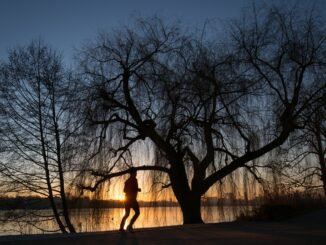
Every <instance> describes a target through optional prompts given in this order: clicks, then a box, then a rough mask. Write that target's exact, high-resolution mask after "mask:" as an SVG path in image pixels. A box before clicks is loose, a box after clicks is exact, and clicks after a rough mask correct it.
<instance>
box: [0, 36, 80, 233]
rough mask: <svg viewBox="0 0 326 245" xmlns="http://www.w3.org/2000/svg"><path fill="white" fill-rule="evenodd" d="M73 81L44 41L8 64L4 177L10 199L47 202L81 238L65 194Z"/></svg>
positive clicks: (17, 54)
mask: <svg viewBox="0 0 326 245" xmlns="http://www.w3.org/2000/svg"><path fill="white" fill-rule="evenodd" d="M67 75H68V74H67V73H66V72H65V71H64V69H63V67H62V64H61V60H60V57H59V56H58V55H57V54H56V53H55V52H54V51H52V50H51V49H50V48H49V47H47V46H46V45H44V44H43V43H41V42H40V41H39V42H32V43H31V44H30V45H28V46H26V47H21V48H16V49H13V50H12V51H11V52H10V54H9V58H8V61H7V62H5V63H3V64H2V67H1V84H2V88H3V90H2V91H1V108H2V114H1V119H2V120H1V122H2V127H1V132H0V133H1V138H2V145H3V147H4V149H3V151H2V152H1V156H2V158H1V159H2V160H1V169H2V173H1V175H2V176H3V177H2V184H3V186H5V187H6V193H7V194H10V193H16V194H18V195H19V194H20V195H37V196H40V197H47V198H48V199H49V203H50V206H51V208H52V211H53V216H52V217H54V219H55V221H56V222H57V224H58V226H59V229H60V230H61V232H67V231H70V232H75V229H74V227H73V225H72V223H71V221H70V218H69V212H68V206H67V200H66V190H65V174H66V172H67V171H68V170H69V165H68V162H69V157H68V155H67V154H65V149H66V147H68V139H69V137H70V136H71V131H69V130H70V128H69V126H67V125H69V124H67V123H68V121H69V120H70V119H69V117H68V116H67V111H68V110H67V108H68V102H69V101H68V98H69V91H70V83H69V79H68V76H67ZM57 197H59V200H60V201H61V202H60V208H61V207H62V213H61V211H60V210H59V207H58V205H59V203H58V202H57V201H56V198H57ZM40 228H41V229H42V228H44V227H40Z"/></svg>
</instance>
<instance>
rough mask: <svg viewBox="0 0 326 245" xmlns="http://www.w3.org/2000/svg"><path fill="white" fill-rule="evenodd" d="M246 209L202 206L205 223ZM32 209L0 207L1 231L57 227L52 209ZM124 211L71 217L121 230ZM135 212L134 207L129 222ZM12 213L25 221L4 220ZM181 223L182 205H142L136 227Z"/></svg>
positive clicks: (85, 227) (94, 227)
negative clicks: (26, 212) (52, 216)
mask: <svg viewBox="0 0 326 245" xmlns="http://www.w3.org/2000/svg"><path fill="white" fill-rule="evenodd" d="M245 209H246V207H239V206H227V207H223V208H222V207H217V206H209V207H202V218H203V220H204V222H205V223H216V222H226V221H233V220H234V219H235V218H236V216H237V215H238V214H239V213H240V212H243V211H244V210H245ZM30 212H33V213H30V214H28V215H26V216H23V214H24V213H23V212H22V211H15V212H14V213H9V214H8V212H7V211H0V220H2V222H1V223H0V235H13V234H43V233H48V232H50V231H51V230H52V231H53V230H56V229H57V225H56V223H55V222H54V221H53V220H52V219H49V218H48V216H49V215H50V214H51V210H38V211H30ZM123 214H124V209H123V208H110V209H98V210H92V209H83V210H78V211H77V210H72V211H71V220H72V223H73V224H74V226H75V228H76V230H77V231H78V232H94V231H108V230H118V229H119V225H120V221H121V218H122V216H123ZM133 214H134V213H133V211H132V210H131V212H130V216H129V219H128V220H127V222H126V223H127V224H128V221H129V220H130V218H131V217H132V215H133ZM12 215H16V217H20V219H24V221H25V222H14V221H10V222H3V221H4V220H5V219H6V218H10V217H12ZM24 215H25V214H24ZM40 219H42V221H40ZM181 224H182V213H181V210H180V208H179V207H142V208H140V216H139V218H138V219H137V221H136V223H135V224H134V228H143V227H159V226H173V225H181ZM57 232H60V231H57Z"/></svg>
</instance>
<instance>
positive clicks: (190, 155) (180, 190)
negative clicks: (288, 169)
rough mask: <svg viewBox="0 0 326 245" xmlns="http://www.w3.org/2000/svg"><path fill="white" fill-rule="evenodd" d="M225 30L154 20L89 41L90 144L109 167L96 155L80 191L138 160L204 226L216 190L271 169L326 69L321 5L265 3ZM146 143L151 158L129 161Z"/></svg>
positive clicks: (85, 54)
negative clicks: (214, 35)
mask: <svg viewBox="0 0 326 245" xmlns="http://www.w3.org/2000/svg"><path fill="white" fill-rule="evenodd" d="M224 33H225V35H226V36H224V37H222V38H219V39H215V40H214V39H213V40H208V39H207V40H205V38H204V37H203V36H202V37H201V38H196V35H194V34H191V33H185V32H184V31H183V30H182V28H181V27H180V26H178V25H174V24H166V23H164V22H163V21H162V20H160V19H158V18H148V19H141V20H138V21H136V24H135V25H134V26H133V27H130V28H124V29H121V30H115V31H114V32H110V33H102V34H100V35H99V36H98V39H97V40H95V41H94V42H93V43H90V44H89V45H88V46H87V47H85V48H84V49H83V51H82V55H81V58H80V61H81V62H80V69H81V70H82V71H83V77H82V78H81V80H82V81H83V82H84V84H85V86H86V87H87V88H88V92H89V97H88V100H87V103H84V104H83V105H82V107H83V108H84V109H85V113H86V115H87V118H88V122H89V124H88V125H89V127H90V128H92V129H93V133H96V137H94V138H93V139H94V140H93V142H92V148H91V149H92V150H93V153H94V156H96V155H97V154H99V152H105V155H106V158H105V160H104V161H102V164H98V161H96V160H95V159H96V157H92V158H89V159H91V161H89V162H88V164H86V171H85V172H84V175H83V176H84V178H81V179H82V180H83V181H82V182H83V183H81V185H82V186H83V187H84V189H89V190H92V191H94V190H96V189H97V188H100V187H101V186H103V185H104V184H105V183H106V182H107V181H109V180H110V179H112V178H114V177H117V176H122V175H124V174H126V173H128V172H129V167H130V166H132V165H133V166H134V167H136V169H137V170H139V171H141V170H144V171H145V170H146V171H154V172H155V173H161V174H158V175H157V176H160V177H161V178H163V179H164V180H165V181H167V182H165V183H164V185H163V187H165V188H167V187H171V190H172V192H173V194H174V196H175V198H176V200H177V201H178V203H179V205H180V207H181V210H182V214H183V221H184V223H185V224H189V223H201V222H203V221H202V217H201V212H200V207H201V197H202V196H203V195H204V194H205V193H207V191H209V189H210V188H211V187H212V186H214V185H216V184H217V185H219V184H220V183H221V182H223V181H224V180H226V179H228V178H230V176H236V175H235V173H236V172H239V171H240V170H241V169H242V171H247V174H251V175H252V176H253V177H254V178H255V179H257V180H259V179H260V176H259V169H260V168H264V167H268V166H267V163H266V164H264V162H262V161H258V159H259V158H260V157H262V156H264V155H265V154H267V153H270V152H272V151H274V150H275V149H277V148H278V147H279V146H281V145H282V144H283V143H284V142H286V140H287V139H288V138H289V136H290V135H291V134H292V133H293V132H295V131H296V130H298V129H301V128H303V127H304V126H305V124H306V121H305V118H304V117H302V115H303V114H304V113H305V112H306V111H307V110H308V109H309V108H311V107H312V106H314V105H315V104H316V103H317V102H318V101H319V100H320V97H321V96H322V94H323V92H324V91H325V84H324V83H322V82H321V81H320V80H317V79H315V77H316V76H317V75H318V73H319V72H320V71H321V70H322V69H324V68H325V56H324V54H325V35H324V33H325V30H324V29H323V26H322V25H321V23H320V22H319V20H318V18H317V17H316V16H315V15H314V14H313V13H309V14H308V15H307V14H304V13H303V12H300V11H299V10H298V9H294V8H283V9H280V8H277V7H273V6H268V8H265V10H264V11H257V10H256V8H253V10H252V11H251V12H248V13H247V14H246V15H244V16H243V18H242V19H240V20H235V21H233V22H232V23H231V25H230V26H229V29H228V30H227V31H225V32H224ZM221 40H224V41H221ZM148 151H150V154H151V155H152V158H151V159H152V162H150V163H148V164H147V163H146V162H145V163H144V162H143V161H141V160H139V161H137V162H136V161H133V159H134V158H135V157H136V158H138V159H139V158H140V156H142V155H144V154H148V153H147V152H148ZM140 159H141V158H140ZM276 164H277V163H276ZM85 176H87V178H85ZM244 176H247V175H244ZM245 179H246V178H245ZM244 182H245V181H244Z"/></svg>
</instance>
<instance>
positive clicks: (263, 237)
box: [0, 210, 326, 245]
mask: <svg viewBox="0 0 326 245" xmlns="http://www.w3.org/2000/svg"><path fill="white" fill-rule="evenodd" d="M325 220H326V210H321V211H316V212H313V213H309V214H305V215H302V216H300V217H297V218H293V219H290V220H287V221H283V222H231V223H219V224H202V225H186V226H173V227H166V228H151V229H139V230H136V232H135V233H119V232H116V231H111V232H98V233H80V234H68V235H63V234H53V235H29V236H3V237H0V244H1V245H2V244H3V245H4V244H8V245H9V244H12V245H19V244H31V245H32V244H33V245H34V244H35V245H37V244H46V245H52V244H53V245H54V244H55V245H58V244H59V245H66V244H78V245H84V244H91V245H92V244H94V245H96V244H132V245H137V244H139V245H140V244H151V245H155V244H170V245H172V244H178V245H181V244H196V245H198V244H200V245H203V244H223V245H225V244H244V243H245V244H246V243H251V244H325V241H326V222H325Z"/></svg>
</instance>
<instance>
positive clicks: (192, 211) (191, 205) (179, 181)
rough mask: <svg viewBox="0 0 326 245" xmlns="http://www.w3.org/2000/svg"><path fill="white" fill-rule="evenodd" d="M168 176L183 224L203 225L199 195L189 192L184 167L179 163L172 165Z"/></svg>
mask: <svg viewBox="0 0 326 245" xmlns="http://www.w3.org/2000/svg"><path fill="white" fill-rule="evenodd" d="M172 166H173V167H172V168H171V172H170V174H169V176H170V180H171V186H172V190H173V192H174V195H175V197H176V198H177V200H178V203H179V205H180V208H181V211H182V216H183V223H184V224H198V223H203V219H202V217H201V195H200V194H198V193H196V192H194V191H192V190H190V188H189V184H188V178H187V175H186V171H185V166H184V165H183V164H182V162H181V161H180V163H178V164H174V165H172Z"/></svg>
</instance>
